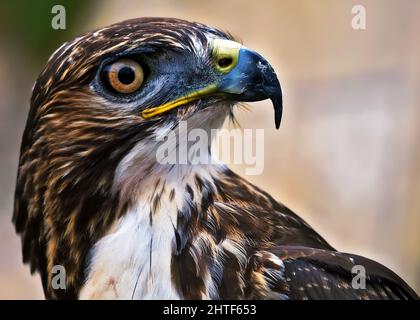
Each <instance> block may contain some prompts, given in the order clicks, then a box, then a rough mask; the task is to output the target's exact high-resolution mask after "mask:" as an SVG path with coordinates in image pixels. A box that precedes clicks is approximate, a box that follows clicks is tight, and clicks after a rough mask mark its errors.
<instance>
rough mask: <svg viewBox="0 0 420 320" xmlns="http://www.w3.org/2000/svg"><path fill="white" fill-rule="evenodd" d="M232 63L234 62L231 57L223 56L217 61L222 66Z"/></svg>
mask: <svg viewBox="0 0 420 320" xmlns="http://www.w3.org/2000/svg"><path fill="white" fill-rule="evenodd" d="M232 63H233V59H232V58H229V57H225V58H221V59H219V61H217V64H218V65H219V67H220V68H227V67H229V66H230V65H232Z"/></svg>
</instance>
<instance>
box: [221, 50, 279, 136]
mask: <svg viewBox="0 0 420 320" xmlns="http://www.w3.org/2000/svg"><path fill="white" fill-rule="evenodd" d="M218 91H220V92H223V93H226V94H228V95H229V96H231V97H232V100H235V101H260V100H265V99H270V100H271V102H272V103H273V107H274V122H275V125H276V129H278V128H279V127H280V122H281V117H282V114H283V98H282V92H281V87H280V82H279V80H278V79H277V75H276V73H275V72H274V69H273V67H272V66H271V65H270V64H269V63H268V62H267V60H265V59H264V58H263V57H262V56H261V55H260V54H258V53H257V52H255V51H252V50H249V49H247V48H245V47H241V49H240V50H239V57H238V62H237V64H236V66H235V67H234V68H233V69H232V70H231V71H230V72H229V73H227V74H226V75H225V76H224V77H223V79H222V81H221V82H220V84H219V86H218Z"/></svg>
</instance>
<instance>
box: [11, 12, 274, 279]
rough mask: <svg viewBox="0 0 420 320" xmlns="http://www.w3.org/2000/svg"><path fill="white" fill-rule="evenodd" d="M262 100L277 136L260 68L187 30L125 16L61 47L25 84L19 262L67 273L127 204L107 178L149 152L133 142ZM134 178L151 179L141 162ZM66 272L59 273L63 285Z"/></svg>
mask: <svg viewBox="0 0 420 320" xmlns="http://www.w3.org/2000/svg"><path fill="white" fill-rule="evenodd" d="M264 99H271V100H272V102H273V105H274V110H275V124H276V127H277V128H278V127H279V125H280V120H281V114H282V95H281V89H280V84H279V81H278V79H277V77H276V74H275V72H274V70H273V68H272V67H271V66H270V64H269V63H268V62H267V61H266V60H265V59H264V58H263V57H262V56H261V55H259V54H258V53H256V52H255V51H252V50H250V49H247V48H246V47H244V46H243V45H241V44H239V43H238V42H236V41H234V39H233V38H232V37H231V36H230V35H229V34H226V33H224V32H221V31H219V30H216V29H213V28H211V27H208V26H205V25H202V24H199V23H191V22H187V21H183V20H178V19H169V18H141V19H134V20H128V21H124V22H120V23H117V24H114V25H111V26H108V27H105V28H102V29H99V30H96V31H94V32H89V33H87V34H85V35H82V36H80V37H78V38H76V39H74V40H73V41H70V42H68V43H65V44H63V45H62V46H61V47H60V48H59V49H57V50H56V52H54V53H53V55H52V56H51V58H50V59H49V61H48V63H47V65H46V67H45V68H44V70H43V71H42V73H41V75H40V76H39V78H38V80H37V81H36V83H35V86H34V88H33V95H32V99H31V109H30V112H29V116H28V120H27V124H26V128H25V132H24V135H23V139H22V147H21V157H20V165H19V172H18V179H17V186H16V202H15V214H14V221H15V224H16V228H17V231H18V232H20V233H21V234H22V238H23V242H24V248H23V250H24V260H26V261H30V262H31V264H32V269H33V270H36V269H40V268H42V265H44V267H45V266H46V268H47V269H51V267H52V265H53V264H54V263H57V262H60V261H62V260H63V259H68V260H71V262H68V263H67V267H68V268H70V267H69V266H71V265H77V261H80V260H81V259H82V257H84V256H85V254H86V252H87V250H88V247H89V245H90V244H91V243H94V241H95V239H98V238H99V237H100V236H101V234H103V233H104V232H105V230H106V229H107V228H108V227H109V225H110V223H112V221H115V219H116V217H117V216H118V214H119V213H120V212H122V209H121V208H122V207H123V206H125V205H128V204H127V203H126V202H125V203H123V202H121V201H120V199H121V194H125V193H126V192H125V190H121V189H118V188H117V189H118V190H115V188H114V185H115V183H114V180H115V177H116V172H117V171H118V168H119V167H121V163H122V162H123V161H125V160H126V162H125V164H126V167H127V166H133V163H132V162H130V161H129V160H130V159H132V158H133V157H131V154H132V151H133V150H134V151H135V153H137V154H143V155H144V154H150V152H149V151H150V150H149V151H147V149H145V148H143V147H144V145H143V147H140V148H137V149H136V146H138V145H139V143H145V142H146V141H152V140H153V138H155V137H156V135H157V132H159V131H160V130H162V128H165V129H168V130H172V129H175V128H176V127H177V126H178V124H179V123H180V121H183V120H188V123H189V124H193V125H194V126H196V127H212V128H213V127H215V128H216V127H220V126H221V125H222V124H223V122H224V120H225V119H226V117H227V116H229V115H230V114H232V110H233V108H234V106H235V104H236V103H237V102H243V101H245V102H247V101H257V100H264ZM124 159H125V160H124ZM127 159H128V160H127ZM141 166H142V167H141ZM140 169H141V170H139V168H137V169H136V171H142V172H143V173H149V174H150V173H151V172H152V171H151V170H152V169H151V168H150V167H148V164H147V162H143V163H142V164H141V165H140ZM137 180H138V179H137ZM98 206H100V207H101V208H102V209H98ZM98 210H99V211H101V217H100V218H98V215H97V212H98ZM40 216H41V217H42V218H40ZM34 230H37V231H34ZM34 232H35V233H36V234H34ZM80 234H84V235H85V236H84V238H83V239H82V238H81V237H80ZM37 236H38V238H37ZM46 237H47V238H48V245H47V248H44V249H45V250H46V251H47V252H48V254H47V255H46V256H47V257H48V258H47V259H46V261H40V260H39V256H42V254H41V255H40V254H39V253H37V250H41V249H42V248H41V246H42V245H43V244H42V243H43V241H40V240H39V239H41V238H46ZM34 239H35V240H34ZM86 239H88V240H86ZM44 255H45V254H44ZM70 269H71V268H70ZM78 274H79V273H77V272H76V271H74V272H72V271H71V270H68V277H69V283H76V282H77V281H76V280H75V277H78ZM43 281H44V286H45V284H46V283H47V282H48V277H46V278H45V277H44V278H43Z"/></svg>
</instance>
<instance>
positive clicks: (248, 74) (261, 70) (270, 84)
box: [141, 39, 283, 129]
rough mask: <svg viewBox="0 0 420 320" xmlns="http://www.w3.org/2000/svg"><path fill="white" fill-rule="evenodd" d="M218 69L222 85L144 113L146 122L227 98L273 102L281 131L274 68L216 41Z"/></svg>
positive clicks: (244, 50)
mask: <svg viewBox="0 0 420 320" xmlns="http://www.w3.org/2000/svg"><path fill="white" fill-rule="evenodd" d="M210 45H211V46H212V50H213V58H214V62H215V63H214V67H215V69H217V71H218V72H220V73H221V74H222V77H221V80H220V81H219V82H218V83H215V84H211V85H209V86H207V87H205V88H203V89H201V90H197V91H194V92H192V93H190V94H187V95H185V96H183V97H180V98H178V99H176V100H174V101H171V102H168V103H166V104H164V105H161V106H158V107H153V108H149V109H146V110H143V111H142V113H141V115H142V117H143V118H151V117H153V116H155V115H158V114H161V113H163V112H166V111H168V110H170V109H173V108H175V107H178V106H181V105H184V104H186V103H189V102H191V101H194V100H197V99H200V98H203V97H208V96H212V95H214V96H216V95H224V96H226V97H228V98H229V99H231V100H233V101H237V102H242V101H243V102H251V101H261V100H265V99H270V100H271V102H272V103H273V107H274V122H275V126H276V129H278V128H279V127H280V122H281V118H282V113H283V100H282V91H281V87H280V82H279V80H278V79H277V76H276V73H275V72H274V69H273V67H272V66H271V65H270V64H269V63H268V62H267V60H265V59H264V58H263V57H262V56H261V55H260V54H258V53H257V52H255V51H252V50H250V49H247V48H245V47H244V46H242V45H241V44H239V43H237V42H234V41H230V40H221V39H214V40H212V41H211V43H210Z"/></svg>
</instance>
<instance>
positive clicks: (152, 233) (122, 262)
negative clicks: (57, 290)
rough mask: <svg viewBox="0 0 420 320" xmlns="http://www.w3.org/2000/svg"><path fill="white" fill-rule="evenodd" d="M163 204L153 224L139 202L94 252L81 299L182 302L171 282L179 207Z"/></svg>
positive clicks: (144, 205) (146, 207) (146, 208)
mask: <svg viewBox="0 0 420 320" xmlns="http://www.w3.org/2000/svg"><path fill="white" fill-rule="evenodd" d="M167 203H168V202H162V203H161V208H160V209H159V210H157V211H155V212H154V215H153V223H150V209H151V208H150V202H147V201H145V202H139V203H138V204H137V206H135V207H134V208H133V209H131V210H130V211H129V212H127V214H125V215H124V216H123V217H122V218H121V219H120V220H119V221H118V223H117V225H116V226H115V227H114V229H113V230H112V231H111V232H110V233H109V234H108V235H107V236H106V237H104V238H103V239H101V240H100V241H99V242H98V243H97V244H96V245H95V246H94V248H93V250H92V251H91V257H90V270H89V273H88V277H87V280H86V282H85V285H84V286H83V288H82V290H81V292H80V299H179V298H180V297H179V295H178V293H177V292H176V289H175V288H174V286H173V284H172V281H171V256H172V243H173V241H174V239H173V238H174V232H173V227H174V223H176V214H177V211H176V206H175V204H172V206H170V207H168V206H167V205H166V204H167Z"/></svg>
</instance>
